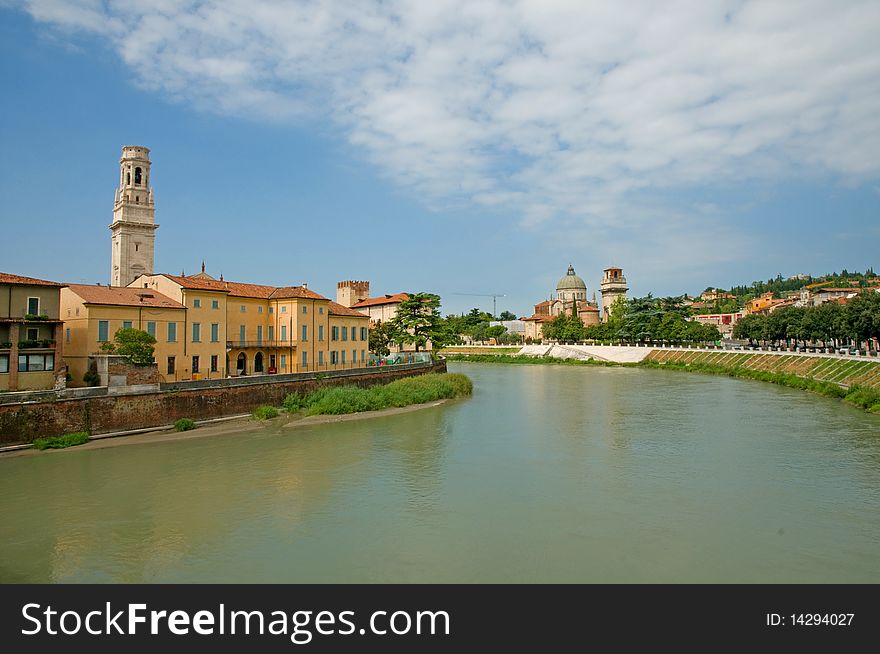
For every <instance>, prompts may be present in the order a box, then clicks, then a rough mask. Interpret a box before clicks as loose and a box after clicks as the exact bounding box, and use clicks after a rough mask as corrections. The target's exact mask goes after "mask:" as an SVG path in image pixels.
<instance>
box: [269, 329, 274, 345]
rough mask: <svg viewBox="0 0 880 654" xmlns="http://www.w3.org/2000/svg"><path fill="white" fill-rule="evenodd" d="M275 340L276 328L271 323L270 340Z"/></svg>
mask: <svg viewBox="0 0 880 654" xmlns="http://www.w3.org/2000/svg"><path fill="white" fill-rule="evenodd" d="M274 340H275V328H274V327H273V326H272V325H269V342H270V343H271V342H272V341H274Z"/></svg>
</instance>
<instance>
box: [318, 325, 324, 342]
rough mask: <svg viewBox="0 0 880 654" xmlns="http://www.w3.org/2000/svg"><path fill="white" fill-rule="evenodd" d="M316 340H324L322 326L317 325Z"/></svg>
mask: <svg viewBox="0 0 880 654" xmlns="http://www.w3.org/2000/svg"><path fill="white" fill-rule="evenodd" d="M318 340H319V341H323V340H324V325H318Z"/></svg>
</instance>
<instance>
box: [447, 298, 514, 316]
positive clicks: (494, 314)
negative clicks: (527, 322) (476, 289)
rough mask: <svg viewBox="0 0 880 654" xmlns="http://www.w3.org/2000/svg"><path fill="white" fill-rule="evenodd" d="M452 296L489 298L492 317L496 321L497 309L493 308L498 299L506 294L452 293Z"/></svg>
mask: <svg viewBox="0 0 880 654" xmlns="http://www.w3.org/2000/svg"><path fill="white" fill-rule="evenodd" d="M453 295H470V296H473V297H490V298H492V317H493V318H495V320H498V308H497V307H496V306H495V303H496V302H497V300H498V298H500V297H507V294H506V293H453Z"/></svg>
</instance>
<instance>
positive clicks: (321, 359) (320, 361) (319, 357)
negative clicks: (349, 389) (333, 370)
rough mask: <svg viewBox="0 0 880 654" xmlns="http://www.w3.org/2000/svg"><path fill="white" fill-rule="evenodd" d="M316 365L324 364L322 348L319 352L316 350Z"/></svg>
mask: <svg viewBox="0 0 880 654" xmlns="http://www.w3.org/2000/svg"><path fill="white" fill-rule="evenodd" d="M318 365H319V366H323V365H324V351H323V350H321V351H320V352H318Z"/></svg>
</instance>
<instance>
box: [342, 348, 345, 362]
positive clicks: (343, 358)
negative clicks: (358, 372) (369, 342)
mask: <svg viewBox="0 0 880 654" xmlns="http://www.w3.org/2000/svg"><path fill="white" fill-rule="evenodd" d="M342 365H345V350H342Z"/></svg>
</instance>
